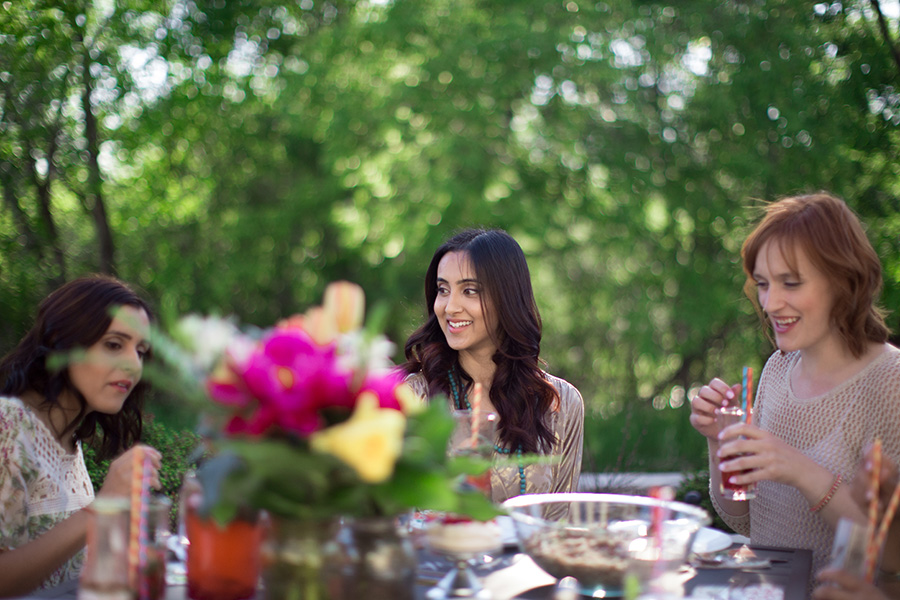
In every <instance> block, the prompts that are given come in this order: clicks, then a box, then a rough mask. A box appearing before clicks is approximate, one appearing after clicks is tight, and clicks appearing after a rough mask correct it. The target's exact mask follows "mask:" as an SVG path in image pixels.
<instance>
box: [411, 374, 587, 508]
mask: <svg viewBox="0 0 900 600" xmlns="http://www.w3.org/2000/svg"><path fill="white" fill-rule="evenodd" d="M544 377H546V378H547V381H549V382H550V383H551V384H553V387H554V388H556V391H557V392H558V393H559V399H560V402H559V406H558V407H557V410H554V411H553V412H552V413H550V422H549V426H550V429H551V431H553V434H554V437H555V442H554V443H553V447H552V448H551V450H550V452H549V453H547V454H549V455H550V456H555V457H558V458H559V460H558V461H554V462H553V463H552V464H537V465H526V466H525V467H524V475H525V493H526V494H546V493H555V492H574V491H577V488H578V478H579V477H580V476H581V455H582V451H583V447H584V401H583V400H582V398H581V393H580V392H579V391H578V390H577V389H576V388H575V386H573V385H572V384H571V383H569V382H568V381H566V380H564V379H560V378H559V377H555V376H553V375H550V374H549V373H544ZM407 383H409V384H410V386H411V387H412V388H413V390H414V391H415V392H416V394H418V395H419V397H421V398H426V396H427V390H428V385H427V384H426V382H425V378H424V376H422V374H421V373H416V374H413V375H410V376H409V377H408V378H407ZM495 443H496V440H495ZM494 455H495V458H497V459H500V458H501V457H502V458H503V459H508V458H509V455H501V454H500V453H499V452H495V453H494ZM520 493H521V476H520V473H519V467H517V466H515V465H504V466H501V467H496V468H494V469H493V471H492V472H491V497H492V500H493V501H494V502H496V503H500V502H503V501H504V500H507V499H509V498H512V497H513V496H518V495H519V494H520ZM545 516H546V517H548V518H559V517H561V516H563V515H562V514H546V515H545Z"/></svg>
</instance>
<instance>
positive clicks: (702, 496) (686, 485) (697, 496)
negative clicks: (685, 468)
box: [675, 471, 734, 533]
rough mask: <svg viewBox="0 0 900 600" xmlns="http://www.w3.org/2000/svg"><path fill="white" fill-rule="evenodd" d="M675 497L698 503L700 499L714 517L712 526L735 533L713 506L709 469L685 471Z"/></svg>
mask: <svg viewBox="0 0 900 600" xmlns="http://www.w3.org/2000/svg"><path fill="white" fill-rule="evenodd" d="M675 499H676V500H679V501H681V502H689V503H690V504H698V502H697V500H699V506H700V507H701V508H703V509H705V510H706V512H708V513H709V516H710V517H711V518H712V525H711V526H712V527H715V528H716V529H720V530H722V531H724V532H726V533H733V531H734V530H733V529H731V527H729V526H728V525H727V524H726V523H725V521H723V520H722V517H720V516H719V515H718V513H717V512H716V510H715V509H714V508H713V505H712V500H710V499H709V471H694V472H692V473H685V474H684V479H683V480H682V481H681V485H680V486H678V489H677V490H675Z"/></svg>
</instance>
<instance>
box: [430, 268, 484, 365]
mask: <svg viewBox="0 0 900 600" xmlns="http://www.w3.org/2000/svg"><path fill="white" fill-rule="evenodd" d="M482 299H483V300H484V304H485V309H484V310H482V307H481V303H482ZM492 310H493V307H492V306H491V304H490V299H489V298H487V297H485V296H483V286H482V285H481V284H480V283H479V281H478V280H477V279H476V278H475V269H474V268H473V267H472V262H471V261H470V260H469V255H468V253H466V252H448V253H447V254H445V255H444V257H443V258H442V259H441V262H440V263H438V269H437V296H436V297H435V299H434V314H435V316H436V317H437V319H438V322H439V323H440V325H441V330H443V332H444V336H445V337H446V338H447V344H448V345H449V346H450V347H451V348H453V349H454V350H456V351H458V352H469V353H473V354H481V353H489V354H490V355H493V353H494V352H495V351H496V350H497V347H496V345H495V344H494V341H493V340H492V339H491V335H490V332H491V331H492V328H493V318H492V315H491V312H492Z"/></svg>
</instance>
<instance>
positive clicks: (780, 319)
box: [753, 240, 841, 352]
mask: <svg viewBox="0 0 900 600" xmlns="http://www.w3.org/2000/svg"><path fill="white" fill-rule="evenodd" d="M794 251H795V260H796V263H797V264H796V272H795V271H794V270H793V269H791V267H790V265H789V264H788V262H787V260H786V259H785V256H784V254H783V253H782V251H781V244H780V243H779V240H769V241H767V242H766V243H765V244H763V246H762V248H760V251H759V255H758V256H757V257H756V265H755V266H754V269H753V279H754V280H756V287H757V293H758V295H759V304H760V306H762V308H763V310H764V311H766V316H767V317H768V319H769V322H770V323H771V325H772V329H773V331H774V332H775V342H776V343H777V344H778V348H779V349H780V350H782V351H783V352H792V351H795V350H804V351H815V350H817V349H820V348H822V347H825V346H826V345H828V344H834V343H835V342H837V343H839V344H840V343H841V342H840V334H839V333H838V331H837V329H836V328H835V327H833V326H832V324H831V309H832V306H833V305H834V292H833V290H832V289H831V284H830V282H829V281H828V278H827V277H825V275H824V274H823V273H822V272H821V271H819V269H817V268H816V267H815V266H813V264H812V262H811V261H810V260H809V257H808V256H807V255H806V252H805V251H804V250H803V248H801V247H800V246H799V245H797V246H795V248H794Z"/></svg>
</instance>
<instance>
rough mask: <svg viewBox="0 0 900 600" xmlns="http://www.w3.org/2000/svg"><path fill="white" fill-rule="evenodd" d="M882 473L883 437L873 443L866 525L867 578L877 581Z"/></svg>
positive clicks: (871, 581)
mask: <svg viewBox="0 0 900 600" xmlns="http://www.w3.org/2000/svg"><path fill="white" fill-rule="evenodd" d="M880 474H881V438H875V442H874V443H873V444H872V477H871V478H870V479H869V494H870V497H869V515H868V516H869V522H868V525H867V527H866V558H865V580H866V581H867V582H868V583H873V582H874V581H875V563H876V562H877V561H878V547H877V546H876V544H875V541H876V540H875V536H876V528H877V527H878V491H879V490H878V485H879V483H878V477H879V475H880Z"/></svg>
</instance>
